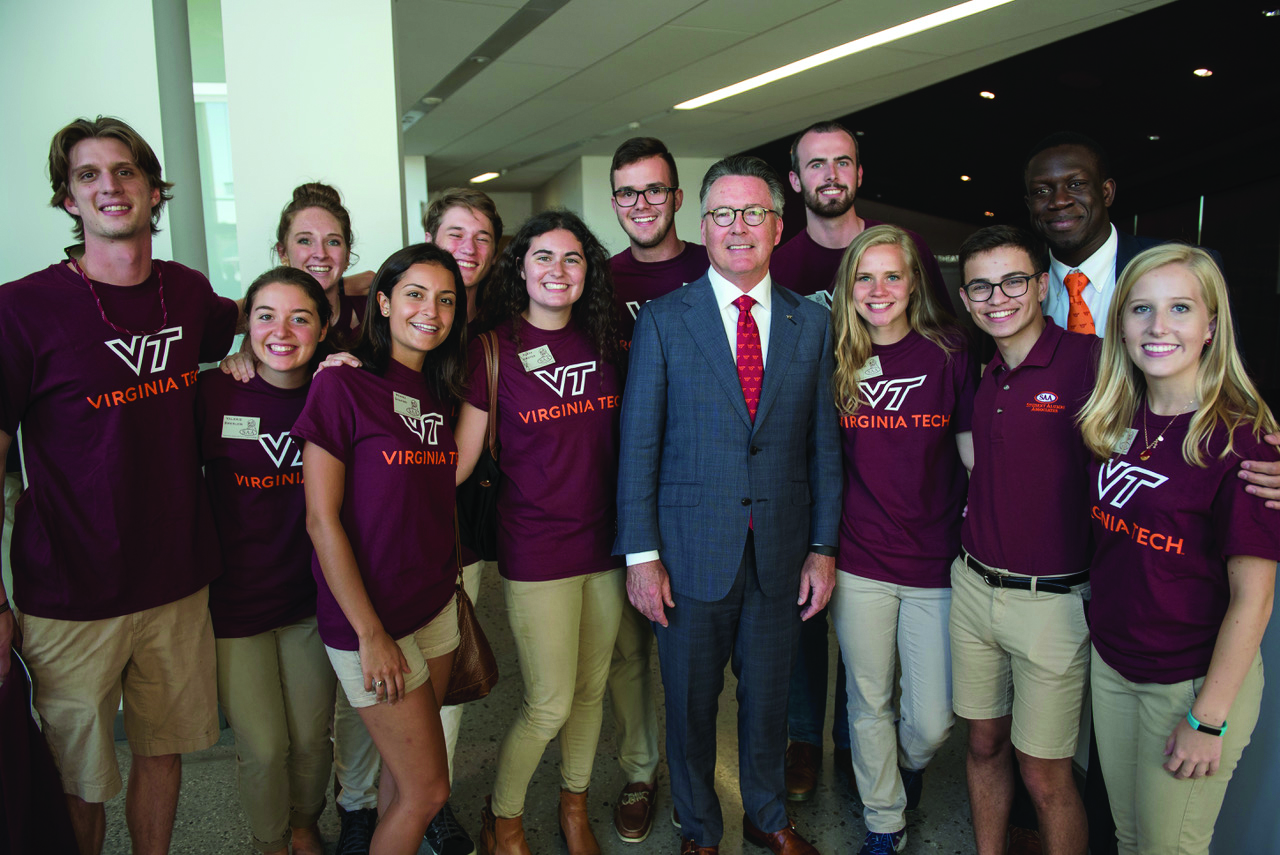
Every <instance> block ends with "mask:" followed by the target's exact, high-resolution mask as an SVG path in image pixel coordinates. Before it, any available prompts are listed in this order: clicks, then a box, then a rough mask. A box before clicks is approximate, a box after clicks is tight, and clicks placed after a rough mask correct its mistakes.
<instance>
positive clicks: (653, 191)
mask: <svg viewBox="0 0 1280 855" xmlns="http://www.w3.org/2000/svg"><path fill="white" fill-rule="evenodd" d="M678 189H680V188H678V187H646V188H644V189H643V190H636V189H635V188H634V187H623V188H622V189H621V190H614V191H613V201H615V202H617V203H618V207H619V208H633V207H635V204H636V202H639V201H640V195H641V194H644V200H645V201H646V202H648V203H649V204H650V205H661V204H662V203H663V202H665V201H667V196H669V195H670V194H671V193H673V192H674V191H676V190H678Z"/></svg>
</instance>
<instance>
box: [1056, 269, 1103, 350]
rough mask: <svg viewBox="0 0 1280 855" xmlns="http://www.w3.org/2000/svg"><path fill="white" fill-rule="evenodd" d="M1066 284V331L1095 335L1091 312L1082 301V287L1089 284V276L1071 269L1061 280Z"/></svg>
mask: <svg viewBox="0 0 1280 855" xmlns="http://www.w3.org/2000/svg"><path fill="white" fill-rule="evenodd" d="M1062 284H1063V285H1065V286H1067V331H1068V332H1078V333H1088V334H1089V335H1096V334H1097V330H1096V329H1094V326H1093V314H1092V313H1090V311H1089V306H1088V304H1087V303H1085V301H1084V289H1085V288H1086V287H1087V286H1088V284H1089V277H1088V276H1085V275H1084V274H1083V273H1081V272H1080V271H1079V270H1073V271H1071V272H1070V273H1068V274H1067V275H1066V277H1065V278H1064V279H1063V280H1062Z"/></svg>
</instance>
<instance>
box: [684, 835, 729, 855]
mask: <svg viewBox="0 0 1280 855" xmlns="http://www.w3.org/2000/svg"><path fill="white" fill-rule="evenodd" d="M680 855H720V847H719V846H699V845H698V844H697V843H694V842H693V838H692V837H686V838H684V839H683V840H681V841H680Z"/></svg>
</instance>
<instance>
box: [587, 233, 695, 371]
mask: <svg viewBox="0 0 1280 855" xmlns="http://www.w3.org/2000/svg"><path fill="white" fill-rule="evenodd" d="M710 266H711V262H710V261H708V260H707V248H706V247H705V246H703V245H702V244H700V243H686V244H685V245H684V249H683V250H682V251H681V252H680V254H679V255H677V256H676V257H675V258H669V259H667V260H666V261H636V258H635V256H633V255H632V254H631V248H630V247H627V248H626V249H624V250H623V251H622V252H620V253H618V254H617V255H615V256H614V257H613V258H611V259H609V272H610V273H612V274H613V298H614V302H615V303H617V306H618V335H619V336H620V337H621V338H622V342H623V347H624V348H627V349H629V348H630V347H631V335H632V333H633V331H634V330H635V328H636V314H637V313H639V311H640V307H641V306H643V305H644V304H645V303H647V302H649V301H650V300H656V299H658V298H659V297H661V296H664V295H666V294H670V293H671V292H672V291H674V290H676V289H677V288H683V287H684V286H685V285H688V284H689V283H690V282H696V281H697V280H698V279H699V278H701V277H702V275H703V274H704V273H706V272H707V268H708V267H710Z"/></svg>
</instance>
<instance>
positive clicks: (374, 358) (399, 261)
mask: <svg viewBox="0 0 1280 855" xmlns="http://www.w3.org/2000/svg"><path fill="white" fill-rule="evenodd" d="M415 264H434V265H436V266H437V267H442V268H444V270H445V271H446V272H447V273H448V274H449V275H450V276H452V277H453V284H454V290H455V291H456V292H457V303H456V305H455V307H454V316H453V326H452V328H450V330H449V335H448V336H447V337H445V340H444V341H442V342H440V345H439V346H438V347H436V348H435V349H434V350H432V351H430V352H429V353H428V354H427V358H426V361H425V362H423V364H422V374H423V376H424V377H426V378H427V386H428V387H429V388H430V389H431V392H432V393H433V394H434V395H435V396H436V397H437V398H439V399H440V400H441V401H442V402H445V403H450V402H456V401H458V400H461V398H462V393H463V391H464V390H465V389H466V385H467V289H466V288H464V287H463V285H462V271H460V270H459V269H458V262H456V261H454V260H453V256H452V255H450V254H449V252H448V250H445V249H442V248H441V247H440V246H438V245H437V244H434V243H415V244H413V245H411V246H406V247H405V248H404V249H401V250H397V251H395V252H393V253H392V254H391V256H390V257H389V258H387V260H386V261H384V262H382V266H381V267H379V268H378V272H377V273H376V274H374V277H373V282H372V283H371V284H370V285H369V302H368V305H367V307H366V308H365V312H364V323H363V324H361V326H360V340H359V341H357V342H356V345H355V347H353V348H352V349H351V353H352V354H353V355H354V356H356V357H357V358H358V359H359V360H360V362H361V363H362V364H361V366H360V367H361V368H363V369H365V370H366V371H371V372H373V373H374V374H377V375H378V376H382V375H383V374H385V373H386V371H387V366H388V365H389V364H390V363H391V322H390V321H389V320H388V319H387V318H386V317H385V316H384V315H383V314H382V310H381V309H380V308H379V306H378V295H379V294H385V295H387V299H390V298H391V291H392V290H393V289H394V288H395V287H396V284H397V283H399V281H400V279H401V278H402V277H403V276H404V274H405V273H406V272H407V271H408V270H409V268H410V267H413V266H414V265H415Z"/></svg>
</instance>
